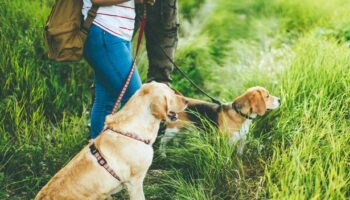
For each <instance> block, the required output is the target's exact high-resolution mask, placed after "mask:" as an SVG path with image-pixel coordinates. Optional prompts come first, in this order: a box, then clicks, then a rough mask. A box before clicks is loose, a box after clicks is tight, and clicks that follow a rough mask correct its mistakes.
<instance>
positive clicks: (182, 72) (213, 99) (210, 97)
mask: <svg viewBox="0 0 350 200" xmlns="http://www.w3.org/2000/svg"><path fill="white" fill-rule="evenodd" d="M157 46H158V47H159V48H160V50H161V51H162V52H163V54H164V55H165V56H166V57H167V58H168V60H169V61H170V62H171V63H172V64H173V65H174V67H175V68H176V69H177V70H178V71H179V72H180V74H181V75H182V76H183V77H184V78H185V79H186V80H187V81H188V82H190V83H191V84H192V85H193V86H194V87H195V88H196V89H197V90H198V91H200V92H201V93H202V94H204V95H205V96H207V97H208V98H209V99H210V100H211V101H212V102H213V103H216V104H218V105H220V106H221V105H222V103H221V101H219V100H217V99H215V98H214V97H212V96H210V95H209V94H208V93H206V92H205V91H204V90H202V89H201V88H200V87H199V86H198V85H197V84H196V83H195V82H193V81H192V80H191V79H190V78H189V77H188V76H187V74H186V73H185V72H184V71H183V70H182V69H181V68H180V67H178V66H177V65H176V64H175V62H174V61H173V60H172V59H171V58H170V57H169V55H168V54H167V53H166V52H165V51H164V49H163V48H162V47H161V46H160V45H159V44H158V43H157Z"/></svg>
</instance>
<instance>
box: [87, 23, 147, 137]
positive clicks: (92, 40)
mask: <svg viewBox="0 0 350 200" xmlns="http://www.w3.org/2000/svg"><path fill="white" fill-rule="evenodd" d="M84 57H85V59H86V60H87V61H88V63H89V64H90V65H91V67H92V68H93V70H94V72H95V99H94V103H93V106H92V111H91V138H95V137H97V136H98V135H99V134H100V132H101V131H102V129H103V126H104V121H105V117H106V115H108V114H110V113H111V112H112V109H113V106H114V104H115V102H116V100H117V97H118V95H119V93H120V92H121V89H122V88H123V85H124V83H125V80H126V78H127V76H128V73H129V71H130V68H131V65H132V55H131V42H130V41H126V40H124V39H121V38H119V37H117V36H115V35H112V34H110V33H108V32H107V31H105V30H103V29H102V28H100V27H98V26H96V25H94V24H93V25H92V26H91V28H90V30H89V34H88V37H87V39H86V41H85V47H84ZM140 87H141V79H140V76H139V73H138V71H137V69H135V71H134V73H133V75H132V77H131V81H130V84H129V87H128V89H127V91H126V93H125V95H124V97H123V99H122V102H121V105H124V104H125V103H126V102H127V101H128V100H129V98H130V97H131V96H132V95H133V94H134V93H135V92H136V90H138V89H139V88H140Z"/></svg>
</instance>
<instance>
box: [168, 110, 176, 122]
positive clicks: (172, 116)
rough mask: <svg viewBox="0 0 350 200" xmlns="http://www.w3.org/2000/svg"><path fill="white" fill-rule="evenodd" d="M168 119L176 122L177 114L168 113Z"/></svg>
mask: <svg viewBox="0 0 350 200" xmlns="http://www.w3.org/2000/svg"><path fill="white" fill-rule="evenodd" d="M168 118H169V119H170V120H171V121H176V120H177V113H176V112H173V111H170V112H169V114H168Z"/></svg>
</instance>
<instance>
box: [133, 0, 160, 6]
mask: <svg viewBox="0 0 350 200" xmlns="http://www.w3.org/2000/svg"><path fill="white" fill-rule="evenodd" d="M155 2H156V0H135V3H147V4H149V5H151V6H153V4H154V3H155Z"/></svg>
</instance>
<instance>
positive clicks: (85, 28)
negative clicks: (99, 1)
mask: <svg viewBox="0 0 350 200" xmlns="http://www.w3.org/2000/svg"><path fill="white" fill-rule="evenodd" d="M98 8H99V6H98V5H94V4H93V5H92V7H91V8H90V10H89V12H88V15H87V18H86V20H85V21H84V23H83V26H82V27H81V31H82V32H83V33H85V34H86V35H87V33H88V31H89V29H90V27H91V25H92V22H93V21H94V19H95V17H96V14H97V10H98Z"/></svg>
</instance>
